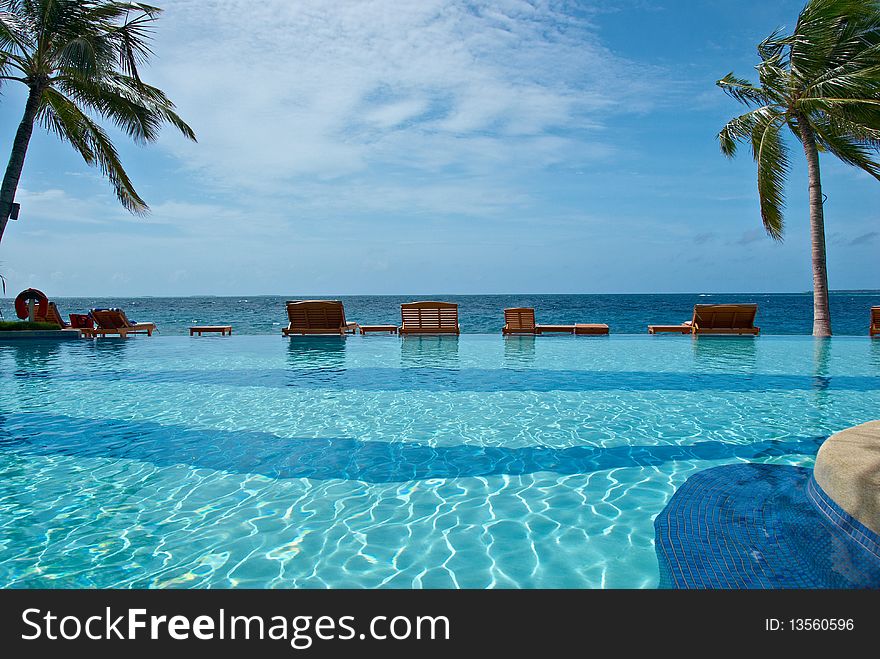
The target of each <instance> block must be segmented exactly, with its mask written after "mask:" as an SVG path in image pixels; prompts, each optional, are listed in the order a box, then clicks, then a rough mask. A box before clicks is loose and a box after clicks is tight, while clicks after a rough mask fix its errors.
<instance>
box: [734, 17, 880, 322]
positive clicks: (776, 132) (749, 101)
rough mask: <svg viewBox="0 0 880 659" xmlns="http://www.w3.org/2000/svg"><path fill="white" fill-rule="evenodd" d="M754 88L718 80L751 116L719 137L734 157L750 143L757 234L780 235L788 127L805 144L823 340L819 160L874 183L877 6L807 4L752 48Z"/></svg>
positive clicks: (877, 174) (816, 317)
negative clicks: (790, 25)
mask: <svg viewBox="0 0 880 659" xmlns="http://www.w3.org/2000/svg"><path fill="white" fill-rule="evenodd" d="M758 54H759V55H760V57H761V63H760V64H758V65H757V67H756V69H757V71H758V80H759V82H758V84H752V83H751V82H750V81H748V80H745V79H742V78H737V77H736V76H734V75H733V74H732V73H731V74H728V75H727V76H725V77H724V78H722V79H721V80H719V81H718V86H720V87H721V88H722V89H723V90H724V91H725V92H727V93H728V94H729V95H730V96H732V97H733V98H735V99H736V100H737V101H740V102H741V103H743V104H745V105H747V106H749V107H750V108H751V109H750V110H749V111H748V112H747V113H745V114H743V115H742V116H739V117H736V118H735V119H732V120H731V121H730V122H729V123H728V124H727V125H726V126H725V127H724V128H723V130H722V131H721V132H720V133H719V134H718V139H719V141H720V143H721V151H722V152H723V153H724V154H725V155H727V156H729V157H733V156H734V154H735V153H736V148H737V143H739V142H748V143H749V144H750V146H751V148H752V155H753V156H754V158H755V161H756V162H757V165H758V196H759V198H760V202H761V218H762V220H763V222H764V228H765V229H766V230H767V233H768V234H770V236H771V237H773V238H774V239H776V240H782V237H783V229H784V225H783V208H784V206H785V197H784V192H783V187H784V184H785V181H786V179H787V177H788V174H789V171H790V161H789V151H788V147H787V146H786V143H785V141H784V138H783V133H784V132H785V131H784V129H785V128H786V127H787V128H788V129H789V130H790V131H791V132H792V133H793V134H794V136H795V137H796V138H797V139H798V140H799V141H800V143H801V145H802V146H803V150H804V155H805V156H806V161H807V174H808V177H809V192H810V236H811V239H812V259H813V334H814V335H815V336H830V335H831V314H830V312H829V308H828V273H827V269H826V265H825V217H824V213H823V209H822V201H823V199H822V181H821V177H820V172H819V153H820V152H822V153H830V154H833V155H834V156H836V157H837V158H839V159H840V160H842V161H843V162H845V163H847V164H849V165H853V166H855V167H859V168H861V169H863V170H864V171H866V172H868V173H869V174H871V175H872V176H873V177H874V178H876V179H878V180H880V164H878V162H877V160H875V159H874V156H875V155H876V154H877V153H878V152H880V2H878V0H811V1H810V2H809V3H808V4H807V6H806V7H805V8H804V10H803V11H802V12H801V14H800V16H799V17H798V21H797V25H796V26H795V28H794V31H793V32H792V33H791V34H790V35H784V34H782V33H781V32H780V31H777V32H775V33H773V34H771V35H770V36H769V37H768V38H767V39H765V40H764V41H763V42H761V44H759V46H758Z"/></svg>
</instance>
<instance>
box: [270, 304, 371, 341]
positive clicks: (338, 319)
mask: <svg viewBox="0 0 880 659" xmlns="http://www.w3.org/2000/svg"><path fill="white" fill-rule="evenodd" d="M287 318H288V320H289V321H290V324H289V325H288V326H287V327H285V328H284V329H283V330H281V333H282V334H283V335H284V336H290V335H291V334H302V335H306V334H323V335H327V334H339V335H340V336H343V335H345V334H346V333H351V334H354V333H355V332H356V331H357V328H358V324H357V323H349V322H347V321H346V320H345V308H344V307H343V306H342V302H340V301H339V300H291V301H289V302H288V303H287Z"/></svg>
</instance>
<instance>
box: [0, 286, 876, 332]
mask: <svg viewBox="0 0 880 659" xmlns="http://www.w3.org/2000/svg"><path fill="white" fill-rule="evenodd" d="M310 297H315V296H308V295H298V294H294V293H291V294H290V295H288V296H286V297H278V296H260V295H256V296H246V297H114V298H54V299H55V301H56V302H57V304H58V307H59V309H60V310H61V313H62V314H63V315H64V316H65V318H66V317H67V315H68V314H70V313H85V312H87V311H88V310H89V309H91V308H101V307H122V308H124V309H125V310H126V312H127V314H128V316H129V318H131V319H132V320H136V321H152V322H154V323H156V324H157V325H158V327H159V330H160V332H161V333H162V334H165V335H174V334H187V333H188V328H189V326H190V325H195V324H201V325H210V324H224V325H233V326H234V328H235V333H236V334H275V333H279V332H280V331H281V327H283V326H285V325H286V324H287V314H286V311H285V307H284V302H285V300H290V299H308V298H310ZM320 299H326V296H325V297H322V298H320ZM338 299H341V300H342V301H343V302H344V303H345V313H346V317H347V319H348V320H350V321H354V322H358V323H361V324H364V325H379V324H390V323H399V322H400V304H401V303H402V302H411V301H414V300H446V301H450V302H457V303H458V305H459V318H460V322H461V330H462V332H464V333H467V334H487V333H496V332H500V331H501V326H502V325H503V324H504V321H503V309H504V308H505V307H534V308H535V309H536V314H537V319H538V322H539V323H544V324H551V323H576V322H579V323H607V324H608V325H609V326H610V328H611V332H612V333H615V334H644V333H645V332H646V331H647V326H648V325H649V324H665V323H670V324H674V323H680V322H682V321H684V320H690V318H691V314H692V310H693V307H694V305H695V304H710V303H723V302H755V303H757V304H758V305H759V309H758V319H757V324H758V326H759V327H761V330H762V332H763V333H764V334H810V333H811V332H812V327H813V320H812V318H813V298H812V295H811V294H809V293H794V294H792V293H773V294H770V293H739V294H737V293H723V294H721V293H719V294H674V295H666V294H650V295H643V294H629V295H443V294H430V295H405V296H397V295H381V296H377V295H353V296H342V297H339V298H338ZM12 302H13V300H12V298H3V299H0V311H2V313H3V317H4V318H7V319H12V318H14V317H15V313H14V310H13V305H12ZM875 305H880V290H873V291H838V292H834V293H832V295H831V317H832V324H833V330H834V333H835V334H838V335H856V336H858V335H866V334H867V333H868V324H869V309H870V307H871V306H875Z"/></svg>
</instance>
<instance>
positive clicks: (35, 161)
mask: <svg viewBox="0 0 880 659" xmlns="http://www.w3.org/2000/svg"><path fill="white" fill-rule="evenodd" d="M155 4H159V5H164V7H165V10H166V11H165V14H164V15H163V17H162V19H161V21H160V23H159V25H158V31H157V35H156V41H155V50H156V52H157V58H156V60H155V62H154V63H153V65H152V66H151V67H150V68H149V69H148V70H147V71H145V73H144V75H145V78H146V79H147V80H148V81H149V82H151V83H152V84H156V85H158V86H159V87H161V88H163V89H164V90H165V91H166V92H167V93H168V94H169V95H170V96H171V98H172V99H173V100H174V101H175V102H176V103H177V105H178V108H179V110H180V113H181V114H182V115H183V116H184V118H185V119H186V120H187V121H188V122H189V123H190V125H191V126H192V127H193V128H194V129H195V131H196V133H197V135H198V137H199V143H198V144H191V143H187V142H186V141H184V140H183V139H182V138H180V137H178V136H176V135H175V134H173V133H172V132H171V131H166V132H165V134H164V135H163V137H162V139H161V141H160V142H159V143H158V144H157V145H153V146H152V147H149V148H142V147H137V146H134V145H131V144H129V143H127V142H126V141H125V139H124V138H123V137H121V136H120V137H119V139H118V145H119V146H120V151H121V154H122V157H123V161H124V163H125V164H126V167H127V169H128V171H129V173H130V174H131V175H132V177H133V179H134V181H135V183H136V185H137V187H138V190H139V192H140V193H141V195H142V196H143V197H144V198H145V199H146V200H147V202H148V203H149V204H150V206H151V207H152V213H151V214H150V215H149V216H148V217H146V218H137V217H134V216H131V215H128V214H127V213H126V212H125V211H124V210H122V209H121V207H119V206H118V204H117V203H116V201H115V198H114V196H113V193H112V191H111V190H110V188H109V186H108V185H107V184H106V183H105V182H104V181H102V180H101V178H100V177H99V176H98V174H97V172H96V171H95V170H91V169H89V168H88V167H86V166H85V165H84V164H83V163H82V162H81V161H80V160H78V156H77V155H76V154H75V153H74V152H73V151H72V150H71V149H70V148H69V147H68V146H66V145H64V144H61V143H59V142H57V141H55V139H54V138H52V137H50V136H48V135H46V134H45V133H42V132H40V131H36V132H35V136H34V139H33V141H32V144H31V148H30V151H29V154H28V160H27V163H26V165H25V171H24V175H23V178H22V184H21V187H20V190H19V194H18V197H17V200H18V201H19V202H20V203H21V204H22V219H21V220H19V221H18V222H13V223H10V226H9V227H8V229H7V232H6V235H5V236H4V240H3V243H2V245H0V273H3V274H5V276H6V278H7V280H8V282H9V288H10V292H12V294H15V292H17V291H18V290H21V289H22V288H25V287H27V286H36V287H38V288H41V289H43V290H44V291H46V292H47V293H48V294H49V295H50V296H66V295H96V296H103V295H108V296H109V295H194V294H217V295H224V294H230V295H236V294H259V293H265V294H279V295H286V294H314V295H342V294H383V293H401V294H403V293H507V292H522V293H549V292H554V293H625V292H702V291H714V292H725V291H728V292H748V291H807V290H810V288H811V285H812V284H811V274H810V263H809V237H808V233H807V221H808V214H807V206H806V174H805V168H804V163H803V159H802V156H801V153H800V152H799V151H798V150H797V149H798V145H797V144H792V146H793V154H794V165H793V172H792V176H791V179H790V184H789V187H788V210H787V215H786V219H787V237H786V241H785V243H784V244H782V245H780V244H777V243H774V242H773V241H772V240H770V239H769V238H767V237H766V236H765V234H764V233H763V230H762V228H761V224H760V217H759V210H758V203H757V196H756V191H755V169H754V163H753V162H752V161H751V158H750V156H749V155H748V153H747V151H746V150H743V151H742V154H741V155H740V156H739V157H738V158H737V159H736V160H734V161H729V160H727V159H726V158H724V157H723V156H722V155H721V154H720V153H719V151H718V146H717V142H716V141H715V134H716V133H717V131H718V130H719V129H720V128H721V127H722V126H723V124H724V123H725V121H726V120H727V119H728V118H730V117H732V116H734V115H735V114H737V113H739V112H740V107H739V106H738V104H737V103H736V102H735V101H733V100H731V99H728V98H727V97H725V96H724V95H723V94H722V93H721V91H720V90H718V89H717V88H716V87H715V86H714V82H715V80H717V79H718V78H719V77H721V76H722V75H724V74H726V73H727V72H729V71H731V70H733V71H735V72H736V73H738V74H741V75H747V76H748V75H751V74H752V73H753V67H754V65H755V64H756V62H757V55H756V53H755V45H756V44H757V43H758V42H759V41H760V40H761V39H762V38H764V37H765V36H766V35H767V34H769V33H770V32H771V31H772V30H773V29H774V28H776V27H777V26H791V25H793V23H794V21H795V19H796V17H797V14H798V12H799V10H800V8H801V7H802V2H801V1H800V0H798V1H794V2H793V1H789V0H775V1H774V2H766V0H763V1H753V0H737V1H734V0H708V1H704V0H701V1H700V2H688V1H684V0H681V1H677V0H676V1H673V0H665V1H656V2H655V1H650V0H644V1H642V0H619V1H610V2H577V3H567V2H545V1H541V0H536V1H534V2H522V1H519V0H501V1H499V0H493V1H491V2H469V3H463V2H453V1H450V0H420V2H417V3H401V2H392V1H391V0H386V1H370V0H363V1H349V0H337V1H334V2H332V3H328V2H325V1H324V0H303V1H300V2H282V1H281V0H278V1H276V2H265V3H253V2H251V1H250V0H174V1H173V2H171V1H170V0H165V1H164V2H163V1H162V0H158V1H157V2H156V3H155ZM23 101H24V96H23V93H22V90H21V89H17V88H15V87H13V86H7V87H5V88H4V90H3V96H2V97H0V149H2V151H3V153H4V154H5V153H8V151H9V148H10V146H11V140H12V135H13V131H14V129H15V127H16V126H17V123H18V121H19V118H20V113H21V110H22V107H23ZM2 157H3V158H4V159H5V157H6V156H5V155H4V156H2ZM4 162H5V160H4ZM822 166H823V182H824V185H825V192H826V194H827V195H828V201H827V203H826V219H827V229H828V244H829V271H830V283H831V286H832V288H837V289H841V288H876V287H877V286H878V279H877V275H876V262H877V259H876V254H877V250H878V249H880V223H878V219H880V184H878V183H877V182H876V181H874V180H873V179H871V178H870V177H869V176H867V175H866V174H863V173H861V172H859V171H857V170H854V169H852V168H848V167H846V166H844V165H842V164H840V163H837V162H835V161H833V160H832V159H830V158H824V159H823V161H822Z"/></svg>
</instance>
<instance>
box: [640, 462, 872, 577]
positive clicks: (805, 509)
mask: <svg viewBox="0 0 880 659" xmlns="http://www.w3.org/2000/svg"><path fill="white" fill-rule="evenodd" d="M654 525H655V529H656V547H657V556H658V561H659V565H660V583H659V585H660V587H661V588H710V589H719V588H749V589H778V588H848V589H851V588H873V589H876V588H880V535H878V534H876V533H874V532H873V531H871V529H869V528H868V527H866V526H865V525H864V524H862V523H861V522H859V521H858V520H857V519H856V518H854V517H853V516H851V515H850V514H849V513H847V512H846V511H845V510H844V509H843V508H841V507H840V506H839V505H838V504H837V503H836V502H835V501H834V500H833V499H832V498H831V497H830V496H828V494H827V493H826V492H825V491H824V490H823V489H822V488H821V487H820V486H819V485H818V484H817V483H816V480H815V478H813V475H812V470H811V469H805V468H802V467H789V466H783V465H768V464H738V465H724V466H721V467H715V468H712V469H707V470H705V471H702V472H700V473H698V474H695V475H694V476H691V477H690V478H689V479H688V480H687V482H685V484H684V485H682V486H681V487H680V488H679V489H678V491H677V492H676V493H675V495H674V496H673V497H672V500H671V501H670V503H669V505H667V506H666V508H665V509H664V510H663V512H661V513H660V515H659V516H658V517H657V519H656V520H655V523H654Z"/></svg>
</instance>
